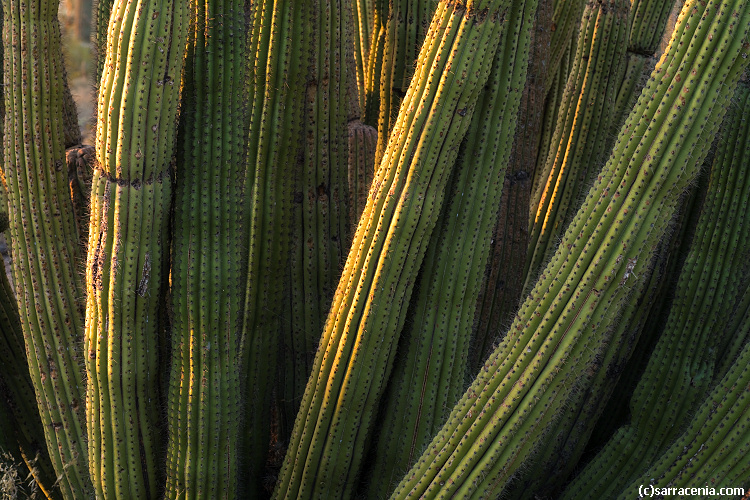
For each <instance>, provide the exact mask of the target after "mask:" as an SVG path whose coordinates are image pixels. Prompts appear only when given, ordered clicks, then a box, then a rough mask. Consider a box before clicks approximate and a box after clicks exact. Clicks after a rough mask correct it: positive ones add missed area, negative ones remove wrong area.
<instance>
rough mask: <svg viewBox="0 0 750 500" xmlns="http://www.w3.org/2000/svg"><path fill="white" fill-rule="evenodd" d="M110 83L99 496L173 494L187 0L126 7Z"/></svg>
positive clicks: (93, 352) (97, 220)
mask: <svg viewBox="0 0 750 500" xmlns="http://www.w3.org/2000/svg"><path fill="white" fill-rule="evenodd" d="M115 8H116V9H117V10H116V12H115V13H113V15H112V17H111V20H112V22H111V23H110V25H109V31H108V38H107V57H106V62H105V65H104V70H103V74H102V80H101V85H100V87H99V99H98V124H99V126H98V129H97V137H96V159H97V165H96V168H95V171H94V177H93V180H92V188H91V219H90V231H89V246H88V256H87V263H86V287H87V302H86V335H85V340H84V349H85V354H86V356H85V357H86V375H87V377H88V384H87V396H86V418H87V427H88V450H89V468H90V472H91V478H92V481H93V483H94V487H95V489H96V495H97V497H99V498H139V499H146V498H156V497H157V496H158V495H159V492H160V491H161V490H162V489H163V484H164V479H163V474H164V470H163V457H164V455H163V452H164V444H165V443H164V442H163V436H162V433H163V424H162V423H161V422H160V413H161V410H160V408H161V407H162V404H163V403H162V397H163V396H162V394H161V387H162V383H164V381H163V380H162V375H161V374H160V367H161V366H162V365H163V364H164V363H165V362H166V356H167V355H166V353H165V352H164V350H165V349H166V347H167V346H166V345H165V336H164V328H165V326H166V325H165V318H164V316H165V315H164V306H165V304H164V299H163V297H164V295H165V292H166V279H165V278H166V275H167V269H166V267H165V263H166V259H167V258H168V255H169V230H168V227H169V217H170V211H171V202H172V178H173V168H174V165H173V156H174V152H175V151H174V145H175V136H176V117H177V116H178V109H179V108H178V106H179V98H180V87H181V85H182V82H181V76H182V65H183V60H184V57H185V45H186V39H187V31H188V10H187V5H185V4H184V3H181V2H177V3H173V2H171V1H170V0H147V1H145V2H144V3H138V2H121V3H118V4H116V6H115Z"/></svg>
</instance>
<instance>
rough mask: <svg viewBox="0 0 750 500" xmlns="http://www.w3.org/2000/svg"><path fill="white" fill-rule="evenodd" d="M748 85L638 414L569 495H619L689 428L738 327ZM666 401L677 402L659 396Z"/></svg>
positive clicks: (749, 184) (749, 175) (747, 279)
mask: <svg viewBox="0 0 750 500" xmlns="http://www.w3.org/2000/svg"><path fill="white" fill-rule="evenodd" d="M745 29H748V28H747V27H746V28H745ZM743 90H744V92H743V93H741V94H740V97H739V98H738V100H739V103H740V106H739V107H738V108H736V109H733V110H732V111H733V112H732V115H730V116H729V117H728V120H727V122H726V124H725V128H726V133H725V135H724V137H723V139H722V140H720V141H719V146H718V152H717V155H716V158H715V160H714V166H713V169H712V176H711V180H710V185H709V190H708V193H707V195H706V201H705V204H704V207H703V212H702V214H701V218H700V219H699V222H698V227H697V229H696V234H695V238H694V244H693V247H692V248H691V250H690V253H689V254H688V257H687V259H686V261H685V264H684V266H683V268H682V271H681V273H680V281H679V283H678V285H677V292H676V296H675V300H674V303H673V305H672V308H671V310H670V313H669V318H668V320H667V325H666V328H665V331H664V333H662V335H661V337H660V338H659V341H658V343H657V345H656V348H655V349H654V352H653V354H652V355H651V358H650V360H649V364H648V366H647V368H646V370H645V372H644V374H643V375H642V377H641V380H640V382H639V384H638V386H637V387H636V389H635V392H634V394H633V397H632V399H631V402H630V415H631V421H630V423H629V424H628V425H626V426H623V427H622V428H620V429H619V430H618V431H617V432H616V433H615V435H614V436H613V437H612V438H611V439H610V441H609V442H608V443H607V445H605V447H604V448H603V449H602V450H601V451H600V452H599V453H598V454H597V456H596V458H594V460H593V461H592V462H591V463H590V464H589V465H588V466H587V468H586V469H584V471H582V472H581V474H580V475H579V476H578V478H577V479H576V480H575V482H574V483H573V484H571V485H570V487H569V488H568V492H569V493H568V497H569V498H571V497H573V496H575V495H576V494H581V493H582V492H584V491H587V492H588V491H591V492H594V494H596V495H599V494H601V495H604V496H605V497H611V496H612V495H613V494H615V493H616V492H619V491H620V490H621V488H622V487H624V485H626V484H627V483H628V482H629V481H631V480H632V479H633V478H634V477H636V475H637V474H639V473H640V472H641V471H642V470H643V469H644V468H646V467H647V466H648V464H650V463H651V461H652V460H654V459H655V458H656V457H658V456H659V455H660V454H661V453H662V452H663V451H664V450H665V448H666V446H668V445H669V444H670V443H671V442H672V441H673V440H674V439H675V438H676V437H677V436H678V435H679V433H680V432H681V431H682V430H684V429H685V427H686V425H687V422H688V421H689V415H690V414H691V412H692V411H693V410H694V408H695V406H696V404H698V403H699V401H700V400H701V398H702V397H703V395H704V394H705V392H706V391H707V390H708V388H709V387H710V386H711V385H712V383H713V382H714V380H715V378H716V368H717V364H718V360H719V359H721V358H722V354H723V351H724V349H725V348H726V345H727V344H729V343H730V339H731V338H732V337H733V336H735V335H736V333H735V331H734V330H730V329H728V328H727V327H728V326H729V323H730V318H731V317H732V314H733V312H734V311H735V310H737V307H738V305H739V301H740V299H742V298H743V297H744V296H745V295H746V293H747V292H746V289H747V287H748V283H750V273H748V270H747V265H746V262H747V260H748V255H749V251H748V244H749V242H750V222H749V221H748V220H747V218H746V217H745V214H746V213H747V210H746V206H747V203H748V202H747V200H748V197H749V196H750V161H748V159H749V158H750V132H749V131H750V126H749V125H748V124H747V123H746V120H745V116H746V113H747V112H748V110H750V98H748V95H750V93H748V91H747V89H743ZM662 401H671V403H670V404H669V405H668V406H667V407H664V406H662V405H661V404H659V403H656V402H662Z"/></svg>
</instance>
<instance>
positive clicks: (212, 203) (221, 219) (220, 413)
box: [165, 0, 248, 499]
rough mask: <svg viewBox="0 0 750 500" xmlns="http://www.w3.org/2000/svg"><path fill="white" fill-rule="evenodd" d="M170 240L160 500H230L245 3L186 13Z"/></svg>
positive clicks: (234, 458)
mask: <svg viewBox="0 0 750 500" xmlns="http://www.w3.org/2000/svg"><path fill="white" fill-rule="evenodd" d="M190 9H191V15H192V18H193V20H194V23H192V24H191V27H190V34H189V39H188V52H187V56H186V62H185V72H184V88H183V92H182V105H181V112H180V126H179V131H178V146H177V172H176V186H175V202H174V204H175V206H174V232H173V239H172V271H171V276H172V289H171V290H172V324H171V335H172V367H171V375H170V381H169V391H168V400H167V408H168V414H169V420H168V447H167V467H166V469H167V478H166V495H165V496H166V497H167V498H185V499H187V498H215V499H218V498H236V496H237V494H238V491H237V488H238V481H237V475H238V467H239V462H238V453H239V449H238V443H239V436H240V411H241V410H240V408H241V403H240V380H241V378H240V362H241V356H240V328H241V317H242V316H241V307H242V299H243V293H244V287H243V285H244V283H243V282H242V270H243V267H244V265H245V262H244V259H243V249H244V248H245V242H244V241H243V234H244V233H243V231H242V229H243V223H244V220H245V217H244V214H243V212H242V210H243V204H242V185H243V181H244V176H245V166H246V152H245V140H246V139H247V133H248V120H247V111H248V110H247V106H246V105H245V103H244V98H243V97H244V96H245V95H246V92H247V80H246V78H245V68H246V67H247V60H246V54H245V36H246V34H245V29H246V22H245V16H244V2H241V1H239V2H238V1H232V0H212V1H210V2H194V3H191V4H190Z"/></svg>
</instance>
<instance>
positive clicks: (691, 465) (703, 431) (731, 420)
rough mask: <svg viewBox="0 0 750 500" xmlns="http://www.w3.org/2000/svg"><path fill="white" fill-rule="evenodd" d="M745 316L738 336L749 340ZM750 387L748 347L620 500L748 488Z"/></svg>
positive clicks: (747, 316) (704, 494) (709, 495)
mask: <svg viewBox="0 0 750 500" xmlns="http://www.w3.org/2000/svg"><path fill="white" fill-rule="evenodd" d="M748 313H750V311H747V312H746V314H745V316H744V321H743V323H742V325H741V327H740V329H739V330H738V331H737V333H739V334H740V336H741V337H743V338H745V339H747V338H748V336H750V314H748ZM748 384H750V344H745V347H744V348H743V349H742V351H741V353H740V355H739V357H737V358H735V359H734V362H733V363H732V364H731V367H730V369H729V371H728V372H727V374H726V376H725V377H724V378H723V379H722V380H721V381H720V383H719V384H718V385H717V386H716V387H715V388H714V389H713V390H712V391H711V392H710V393H709V394H708V396H707V397H706V398H705V399H704V400H703V402H702V404H701V405H700V406H699V407H698V410H697V411H696V412H695V415H694V416H693V417H692V418H691V420H690V424H689V426H688V427H687V428H686V429H685V431H684V432H683V433H682V434H681V435H680V436H679V437H678V438H677V439H676V440H675V441H674V443H672V444H671V445H670V446H669V447H668V448H667V449H666V450H665V451H664V452H663V453H662V454H661V455H660V456H659V457H658V458H657V459H654V460H653V461H652V462H651V465H650V467H649V468H648V469H647V470H646V471H645V472H644V473H643V474H641V475H640V476H639V477H637V478H635V479H634V480H633V481H632V482H631V483H630V484H628V485H626V486H625V487H623V488H622V489H621V493H620V495H619V497H618V498H621V499H626V498H633V496H635V495H637V494H639V486H640V487H644V486H645V487H649V486H651V487H653V488H660V489H661V488H695V487H699V488H704V489H701V490H695V493H694V495H695V496H699V495H700V497H701V498H721V496H724V497H726V495H721V496H720V495H719V491H720V488H732V487H734V488H736V487H740V488H747V477H748V474H750V460H748V456H749V455H750V453H749V452H750V431H749V429H750V391H748V390H747V387H748ZM651 491H655V490H651ZM657 491H658V490H657ZM712 491H713V493H712ZM646 492H649V489H646ZM735 493H736V492H735ZM740 494H744V491H743V493H740Z"/></svg>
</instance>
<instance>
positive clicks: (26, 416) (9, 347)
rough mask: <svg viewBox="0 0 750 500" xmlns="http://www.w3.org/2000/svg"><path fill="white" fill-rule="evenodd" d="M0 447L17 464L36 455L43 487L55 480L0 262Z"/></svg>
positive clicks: (1, 213)
mask: <svg viewBox="0 0 750 500" xmlns="http://www.w3.org/2000/svg"><path fill="white" fill-rule="evenodd" d="M7 229H8V214H7V212H6V211H5V208H4V207H0V233H2V232H4V231H6V230H7ZM0 406H2V407H3V409H2V410H0V413H2V417H1V418H2V423H0V448H2V449H3V450H4V451H6V452H8V453H10V454H11V455H12V456H13V458H14V461H15V462H16V463H23V461H24V457H27V458H28V459H33V458H35V457H37V460H36V463H35V466H34V467H31V468H30V470H28V471H26V473H27V474H28V473H32V475H33V477H34V478H35V480H36V481H37V482H38V483H39V484H41V485H42V487H45V486H46V487H47V488H50V487H51V486H52V485H53V484H54V482H55V471H54V469H53V467H52V462H51V461H50V458H49V455H48V453H47V445H46V443H45V440H44V429H43V427H42V421H41V419H40V417H39V410H38V409H37V403H36V397H35V395H34V385H33V384H32V382H31V377H30V375H29V364H28V362H27V360H26V349H25V346H24V340H23V331H22V328H21V318H20V317H19V315H18V304H17V302H16V297H15V295H14V293H13V290H12V289H11V286H10V282H9V281H8V276H7V275H6V273H5V264H4V263H2V262H0Z"/></svg>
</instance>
